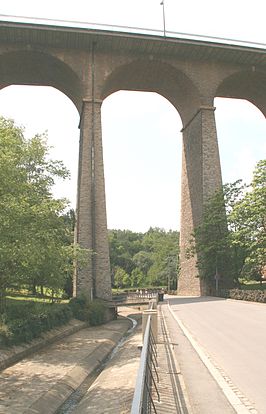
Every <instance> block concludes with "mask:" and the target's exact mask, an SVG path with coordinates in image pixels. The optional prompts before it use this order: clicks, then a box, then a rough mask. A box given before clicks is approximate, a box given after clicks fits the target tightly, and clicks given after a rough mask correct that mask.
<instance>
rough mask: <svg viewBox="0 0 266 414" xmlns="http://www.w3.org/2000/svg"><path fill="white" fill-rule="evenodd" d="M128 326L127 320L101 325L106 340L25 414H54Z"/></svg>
mask: <svg viewBox="0 0 266 414" xmlns="http://www.w3.org/2000/svg"><path fill="white" fill-rule="evenodd" d="M130 326H131V322H130V321H129V320H128V319H122V320H118V321H113V322H110V323H108V324H106V325H102V326H101V328H104V330H105V331H106V336H107V337H108V338H107V339H103V340H102V341H101V342H100V343H99V345H98V346H97V347H96V348H95V349H94V350H93V351H92V352H90V353H89V354H88V355H87V356H86V357H85V358H83V359H82V360H80V361H78V362H77V365H76V366H75V367H74V368H73V369H72V370H71V371H70V372H68V374H67V375H65V376H64V377H63V378H61V379H60V381H58V383H57V384H55V385H54V386H53V387H52V388H51V389H50V390H48V391H47V392H46V393H45V394H43V395H42V396H41V397H40V398H39V399H38V400H37V401H35V402H34V403H33V404H32V405H31V406H30V407H29V408H28V409H27V411H26V412H27V414H43V413H45V412H49V414H53V413H55V412H56V411H57V410H58V409H59V407H60V406H61V405H62V404H63V403H64V402H65V401H66V400H67V398H68V397H69V396H70V395H71V394H72V393H73V392H74V391H75V390H76V389H77V388H78V387H79V386H80V385H81V384H82V383H83V381H84V380H85V379H86V378H87V377H88V376H90V375H92V374H93V373H94V372H95V370H96V369H97V368H99V367H100V365H101V364H102V363H103V361H104V360H105V359H106V358H107V357H108V355H109V354H110V353H111V352H112V350H113V349H114V347H115V346H116V345H117V343H118V342H119V341H120V339H121V338H122V337H123V336H124V335H125V333H126V332H127V330H128V329H129V327H130ZM47 410H48V411H47ZM26 412H25V414H26Z"/></svg>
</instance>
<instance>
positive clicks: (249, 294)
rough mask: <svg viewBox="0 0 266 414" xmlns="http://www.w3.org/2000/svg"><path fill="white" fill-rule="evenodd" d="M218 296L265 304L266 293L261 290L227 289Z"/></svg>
mask: <svg viewBox="0 0 266 414" xmlns="http://www.w3.org/2000/svg"><path fill="white" fill-rule="evenodd" d="M220 296H222V297H225V298H230V299H237V300H246V301H250V302H260V303H266V292H265V291H263V290H244V289H243V290H242V289H229V290H222V291H221V292H220Z"/></svg>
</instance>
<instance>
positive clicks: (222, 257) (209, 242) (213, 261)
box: [188, 190, 233, 288]
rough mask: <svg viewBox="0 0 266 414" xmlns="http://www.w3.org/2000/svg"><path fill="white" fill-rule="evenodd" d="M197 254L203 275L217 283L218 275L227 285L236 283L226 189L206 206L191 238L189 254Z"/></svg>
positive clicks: (203, 278) (210, 283) (210, 282)
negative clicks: (228, 225)
mask: <svg viewBox="0 0 266 414" xmlns="http://www.w3.org/2000/svg"><path fill="white" fill-rule="evenodd" d="M195 254H197V267H198V270H199V277H200V278H201V279H202V280H204V281H205V284H206V286H208V287H213V288H214V286H215V279H214V278H215V275H216V276H217V277H219V280H220V283H223V285H224V286H228V285H231V283H232V277H233V275H232V256H231V246H230V237H229V232H228V229H227V218H226V206H225V198H224V191H223V190H220V191H217V192H216V193H215V194H214V195H213V196H212V197H210V199H209V200H208V201H207V202H206V203H205V205H204V211H203V218H202V221H201V223H200V225H199V226H198V227H197V228H196V229H195V231H194V233H193V235H192V238H191V247H190V249H189V251H188V257H189V256H191V255H195Z"/></svg>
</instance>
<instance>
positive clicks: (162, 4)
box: [160, 0, 166, 37]
mask: <svg viewBox="0 0 266 414" xmlns="http://www.w3.org/2000/svg"><path fill="white" fill-rule="evenodd" d="M160 5H161V6H163V35H164V37H165V36H166V31H165V9H164V0H162V1H161V3H160Z"/></svg>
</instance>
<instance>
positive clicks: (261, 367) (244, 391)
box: [169, 297, 266, 414]
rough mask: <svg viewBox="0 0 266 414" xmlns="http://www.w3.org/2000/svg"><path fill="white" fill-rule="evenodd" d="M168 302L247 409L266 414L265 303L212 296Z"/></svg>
mask: <svg viewBox="0 0 266 414" xmlns="http://www.w3.org/2000/svg"><path fill="white" fill-rule="evenodd" d="M169 304H170V307H171V310H172V312H173V314H174V316H176V318H177V319H178V320H179V321H180V322H181V325H183V326H184V327H185V329H187V330H188V332H189V333H190V334H191V337H192V338H193V339H194V340H195V341H196V343H197V345H198V347H199V349H200V350H203V351H204V353H205V354H206V355H208V356H209V357H210V359H211V361H212V362H213V363H214V365H216V367H218V369H220V371H221V372H222V374H223V375H224V376H225V377H226V380H227V382H228V383H229V384H230V387H231V389H232V390H234V392H236V394H237V395H238V396H240V399H241V400H242V402H243V403H244V404H245V406H246V407H247V408H248V410H249V412H251V413H252V412H258V413H260V414H266V362H265V358H266V354H265V352H266V305H265V304H259V303H251V302H243V301H236V300H226V299H220V298H213V297H199V298H195V297H194V298H184V297H174V298H169ZM171 329H172V330H173V329H174V327H173V325H172V327H171ZM252 407H253V408H254V409H255V410H253V409H252ZM206 412H207V411H206Z"/></svg>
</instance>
